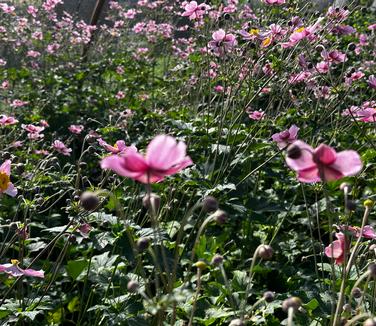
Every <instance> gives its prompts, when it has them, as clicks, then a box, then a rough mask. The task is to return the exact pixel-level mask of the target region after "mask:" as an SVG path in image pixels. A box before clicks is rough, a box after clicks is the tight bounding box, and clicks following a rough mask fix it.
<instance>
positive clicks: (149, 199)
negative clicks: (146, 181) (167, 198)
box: [142, 193, 161, 212]
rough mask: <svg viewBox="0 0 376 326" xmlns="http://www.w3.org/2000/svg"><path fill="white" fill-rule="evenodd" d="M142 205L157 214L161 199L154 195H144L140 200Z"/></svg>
mask: <svg viewBox="0 0 376 326" xmlns="http://www.w3.org/2000/svg"><path fill="white" fill-rule="evenodd" d="M142 204H143V205H144V207H145V208H147V209H153V210H154V212H158V211H159V208H160V206H161V197H159V196H158V195H157V194H155V193H151V194H150V195H149V194H146V195H145V196H144V198H142Z"/></svg>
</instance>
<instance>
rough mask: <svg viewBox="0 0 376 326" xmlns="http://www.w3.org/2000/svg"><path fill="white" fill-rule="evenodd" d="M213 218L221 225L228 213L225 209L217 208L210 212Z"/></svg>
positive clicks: (225, 220)
mask: <svg viewBox="0 0 376 326" xmlns="http://www.w3.org/2000/svg"><path fill="white" fill-rule="evenodd" d="M212 217H213V220H214V221H215V222H217V223H218V224H220V225H222V224H225V223H226V222H227V218H228V215H227V213H226V212H225V211H223V210H221V209H217V210H216V211H215V212H214V213H213V214H212Z"/></svg>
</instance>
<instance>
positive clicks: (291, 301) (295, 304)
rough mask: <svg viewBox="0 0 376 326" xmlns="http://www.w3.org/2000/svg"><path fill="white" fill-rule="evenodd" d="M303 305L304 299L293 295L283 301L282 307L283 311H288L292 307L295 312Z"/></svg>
mask: <svg viewBox="0 0 376 326" xmlns="http://www.w3.org/2000/svg"><path fill="white" fill-rule="evenodd" d="M301 305H302V300H300V298H298V297H291V298H288V299H286V300H284V301H283V302H282V309H283V311H285V312H287V311H288V310H289V309H290V308H293V309H294V312H296V311H298V309H299V308H300V307H301Z"/></svg>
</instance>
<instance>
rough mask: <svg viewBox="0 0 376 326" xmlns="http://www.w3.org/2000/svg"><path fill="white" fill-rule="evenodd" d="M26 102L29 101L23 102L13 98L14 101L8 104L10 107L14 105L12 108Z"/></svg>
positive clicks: (23, 104)
mask: <svg viewBox="0 0 376 326" xmlns="http://www.w3.org/2000/svg"><path fill="white" fill-rule="evenodd" d="M27 104H29V102H24V101H21V100H14V101H13V102H12V103H11V104H10V106H11V107H14V108H19V107H21V106H25V105H27Z"/></svg>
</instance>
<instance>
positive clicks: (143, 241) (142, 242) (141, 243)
mask: <svg viewBox="0 0 376 326" xmlns="http://www.w3.org/2000/svg"><path fill="white" fill-rule="evenodd" d="M149 244H150V239H149V238H146V237H141V238H140V239H138V240H137V243H136V247H137V250H138V251H140V252H141V251H144V250H146V249H147V248H148V247H149Z"/></svg>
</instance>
